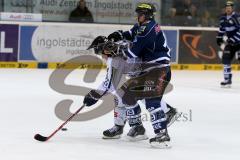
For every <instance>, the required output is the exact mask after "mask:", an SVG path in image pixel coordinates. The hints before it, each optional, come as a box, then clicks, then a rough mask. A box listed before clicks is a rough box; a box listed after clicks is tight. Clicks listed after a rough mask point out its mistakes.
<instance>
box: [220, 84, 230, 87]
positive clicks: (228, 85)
mask: <svg viewBox="0 0 240 160" xmlns="http://www.w3.org/2000/svg"><path fill="white" fill-rule="evenodd" d="M231 87H232V86H231V84H227V85H224V86H223V85H221V88H231Z"/></svg>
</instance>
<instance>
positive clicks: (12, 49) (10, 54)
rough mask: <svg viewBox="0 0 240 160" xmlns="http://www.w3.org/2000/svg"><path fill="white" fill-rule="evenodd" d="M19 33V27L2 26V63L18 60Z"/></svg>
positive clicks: (0, 40) (0, 34) (0, 26)
mask: <svg viewBox="0 0 240 160" xmlns="http://www.w3.org/2000/svg"><path fill="white" fill-rule="evenodd" d="M18 32H19V26H18V25H12V24H0V61H8V62H16V61H17V60H18Z"/></svg>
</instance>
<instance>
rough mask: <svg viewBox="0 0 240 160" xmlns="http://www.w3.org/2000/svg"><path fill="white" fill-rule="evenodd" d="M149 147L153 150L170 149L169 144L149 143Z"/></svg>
mask: <svg viewBox="0 0 240 160" xmlns="http://www.w3.org/2000/svg"><path fill="white" fill-rule="evenodd" d="M150 145H151V146H152V147H153V148H159V149H170V148H172V146H171V144H170V142H161V143H159V142H152V143H150Z"/></svg>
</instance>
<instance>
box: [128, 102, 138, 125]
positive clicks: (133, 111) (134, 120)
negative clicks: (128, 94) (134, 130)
mask: <svg viewBox="0 0 240 160" xmlns="http://www.w3.org/2000/svg"><path fill="white" fill-rule="evenodd" d="M126 115H127V119H128V123H129V126H130V127H132V126H136V125H142V120H141V108H140V106H139V105H138V104H136V105H135V106H130V107H127V112H126Z"/></svg>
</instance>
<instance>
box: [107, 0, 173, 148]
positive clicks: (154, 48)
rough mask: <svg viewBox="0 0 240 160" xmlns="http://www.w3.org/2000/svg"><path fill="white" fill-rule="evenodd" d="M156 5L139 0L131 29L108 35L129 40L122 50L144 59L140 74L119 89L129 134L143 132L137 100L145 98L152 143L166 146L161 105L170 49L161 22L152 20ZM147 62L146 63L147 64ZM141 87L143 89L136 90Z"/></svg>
mask: <svg viewBox="0 0 240 160" xmlns="http://www.w3.org/2000/svg"><path fill="white" fill-rule="evenodd" d="M155 12H156V9H155V7H154V6H153V5H152V4H149V3H140V4H139V5H138V6H137V8H136V13H137V16H138V23H137V24H135V25H134V26H133V28H132V29H131V30H130V31H126V32H122V31H117V32H114V33H112V34H110V35H109V36H108V39H110V40H114V41H119V40H122V39H125V40H130V41H131V42H132V43H131V45H130V47H127V48H125V49H124V50H123V52H124V53H125V55H126V56H127V57H129V58H136V57H138V58H141V60H142V62H143V64H144V65H143V66H142V68H143V69H142V72H143V74H141V76H138V77H136V78H132V79H130V80H129V81H128V82H126V83H125V84H124V85H123V86H122V87H121V89H120V90H119V93H118V94H119V95H122V99H123V102H124V104H126V105H127V106H128V107H127V117H128V121H129V124H130V127H131V129H130V131H129V133H128V137H130V138H131V139H133V140H134V139H138V137H139V136H143V137H144V134H145V129H144V127H143V125H142V121H141V115H140V113H141V109H140V106H139V105H138V104H137V100H140V99H145V103H146V108H147V110H148V111H149V112H150V115H151V122H152V126H153V128H154V132H155V133H156V136H155V137H154V138H151V139H150V143H151V144H152V145H156V146H160V147H168V146H169V144H168V142H169V141H170V137H169V135H168V131H167V123H166V115H165V113H164V111H163V109H162V106H161V100H162V96H163V94H164V91H165V88H166V86H167V85H168V83H169V81H170V79H171V69H170V64H169V63H170V58H171V56H170V53H169V51H170V50H169V48H168V46H167V43H166V39H165V36H164V33H163V31H162V30H161V28H160V25H159V24H157V23H156V22H155V20H154V13H155ZM146 66H147V67H146ZM141 86H142V87H143V88H144V89H143V92H141V93H139V92H137V91H136V92H135V91H134V90H135V89H136V88H140V87H141Z"/></svg>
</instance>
